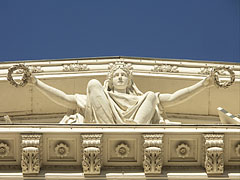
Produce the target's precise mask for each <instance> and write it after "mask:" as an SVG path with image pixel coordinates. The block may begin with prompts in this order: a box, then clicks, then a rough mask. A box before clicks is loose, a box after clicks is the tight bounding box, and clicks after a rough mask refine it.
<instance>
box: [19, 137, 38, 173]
mask: <svg viewBox="0 0 240 180" xmlns="http://www.w3.org/2000/svg"><path fill="white" fill-rule="evenodd" d="M21 136H22V160H21V167H22V172H23V173H24V174H36V173H39V171H40V167H41V149H42V148H41V146H42V141H41V140H42V135H41V134H22V135H21Z"/></svg>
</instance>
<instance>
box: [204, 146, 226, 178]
mask: <svg viewBox="0 0 240 180" xmlns="http://www.w3.org/2000/svg"><path fill="white" fill-rule="evenodd" d="M205 168H206V171H207V173H208V174H222V173H223V168H224V163H223V148H220V147H211V148H208V149H207V153H206V161H205Z"/></svg>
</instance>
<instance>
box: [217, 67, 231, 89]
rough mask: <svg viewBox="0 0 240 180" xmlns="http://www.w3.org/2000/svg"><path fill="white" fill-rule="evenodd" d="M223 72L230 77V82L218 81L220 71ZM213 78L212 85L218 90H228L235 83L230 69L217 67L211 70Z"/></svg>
mask: <svg viewBox="0 0 240 180" xmlns="http://www.w3.org/2000/svg"><path fill="white" fill-rule="evenodd" d="M221 70H224V71H227V72H228V73H229V75H230V81H220V80H219V75H220V74H221V73H220V71H221ZM213 76H214V83H215V85H216V86H217V87H220V88H228V87H229V86H231V85H232V84H233V83H234V81H235V73H234V72H233V70H232V69H231V68H230V67H217V68H214V69H213Z"/></svg>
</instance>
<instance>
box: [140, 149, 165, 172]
mask: <svg viewBox="0 0 240 180" xmlns="http://www.w3.org/2000/svg"><path fill="white" fill-rule="evenodd" d="M161 156H162V155H161V148H158V147H148V148H145V149H144V160H143V167H144V172H145V173H146V174H156V173H161V170H162V158H161Z"/></svg>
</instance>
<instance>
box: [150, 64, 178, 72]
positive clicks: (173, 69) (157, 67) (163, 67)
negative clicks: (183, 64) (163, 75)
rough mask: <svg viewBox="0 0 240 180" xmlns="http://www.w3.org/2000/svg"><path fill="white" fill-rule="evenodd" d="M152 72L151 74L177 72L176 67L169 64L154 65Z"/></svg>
mask: <svg viewBox="0 0 240 180" xmlns="http://www.w3.org/2000/svg"><path fill="white" fill-rule="evenodd" d="M152 71H153V72H173V73H177V72H179V70H178V67H177V66H172V65H169V64H163V65H154V67H153V69H152Z"/></svg>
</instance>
